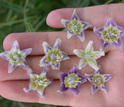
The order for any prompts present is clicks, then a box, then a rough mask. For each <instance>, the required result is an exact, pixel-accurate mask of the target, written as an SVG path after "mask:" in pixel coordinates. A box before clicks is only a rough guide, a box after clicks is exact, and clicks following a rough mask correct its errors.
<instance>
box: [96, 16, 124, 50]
mask: <svg viewBox="0 0 124 107" xmlns="http://www.w3.org/2000/svg"><path fill="white" fill-rule="evenodd" d="M94 32H95V33H96V34H97V35H98V36H100V47H101V49H104V48H105V47H108V46H109V45H114V46H116V47H117V48H120V49H121V48H122V47H123V42H122V39H121V37H122V36H123V35H124V28H122V27H121V26H118V25H117V24H116V23H115V21H114V20H113V19H112V18H109V19H108V20H107V22H106V24H105V26H103V27H99V28H94Z"/></svg>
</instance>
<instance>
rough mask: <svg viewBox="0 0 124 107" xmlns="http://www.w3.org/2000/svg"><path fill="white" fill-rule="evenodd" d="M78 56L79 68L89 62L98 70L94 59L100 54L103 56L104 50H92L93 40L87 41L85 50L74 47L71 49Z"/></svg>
mask: <svg viewBox="0 0 124 107" xmlns="http://www.w3.org/2000/svg"><path fill="white" fill-rule="evenodd" d="M73 52H74V53H75V54H76V55H77V56H78V57H79V58H81V60H80V62H79V64H78V67H79V69H82V68H83V67H84V66H86V65H87V64H89V65H90V66H91V67H92V68H94V69H95V70H98V69H99V67H98V66H97V62H96V59H98V58H100V57H101V56H104V55H105V53H104V51H94V48H93V41H89V43H88V45H87V47H86V49H85V51H84V50H78V49H74V51H73Z"/></svg>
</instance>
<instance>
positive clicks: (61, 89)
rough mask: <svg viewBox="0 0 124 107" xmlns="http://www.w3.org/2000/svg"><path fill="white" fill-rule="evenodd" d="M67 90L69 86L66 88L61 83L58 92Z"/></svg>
mask: <svg viewBox="0 0 124 107" xmlns="http://www.w3.org/2000/svg"><path fill="white" fill-rule="evenodd" d="M68 90H69V88H66V87H65V85H64V83H61V85H60V90H59V91H58V92H65V91H68Z"/></svg>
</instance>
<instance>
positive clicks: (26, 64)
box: [19, 61, 30, 70]
mask: <svg viewBox="0 0 124 107" xmlns="http://www.w3.org/2000/svg"><path fill="white" fill-rule="evenodd" d="M19 67H21V68H23V69H25V70H28V69H30V67H29V65H28V63H27V61H24V64H23V65H20V66H19Z"/></svg>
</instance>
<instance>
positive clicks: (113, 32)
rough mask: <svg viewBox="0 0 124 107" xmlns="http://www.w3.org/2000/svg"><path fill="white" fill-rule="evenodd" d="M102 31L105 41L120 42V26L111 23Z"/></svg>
mask: <svg viewBox="0 0 124 107" xmlns="http://www.w3.org/2000/svg"><path fill="white" fill-rule="evenodd" d="M100 33H101V35H102V38H103V40H104V43H111V42H116V43H118V38H119V35H120V33H121V30H119V29H118V28H116V27H114V26H113V25H111V24H110V25H109V26H108V27H107V28H105V29H104V30H103V31H101V32H100Z"/></svg>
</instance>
